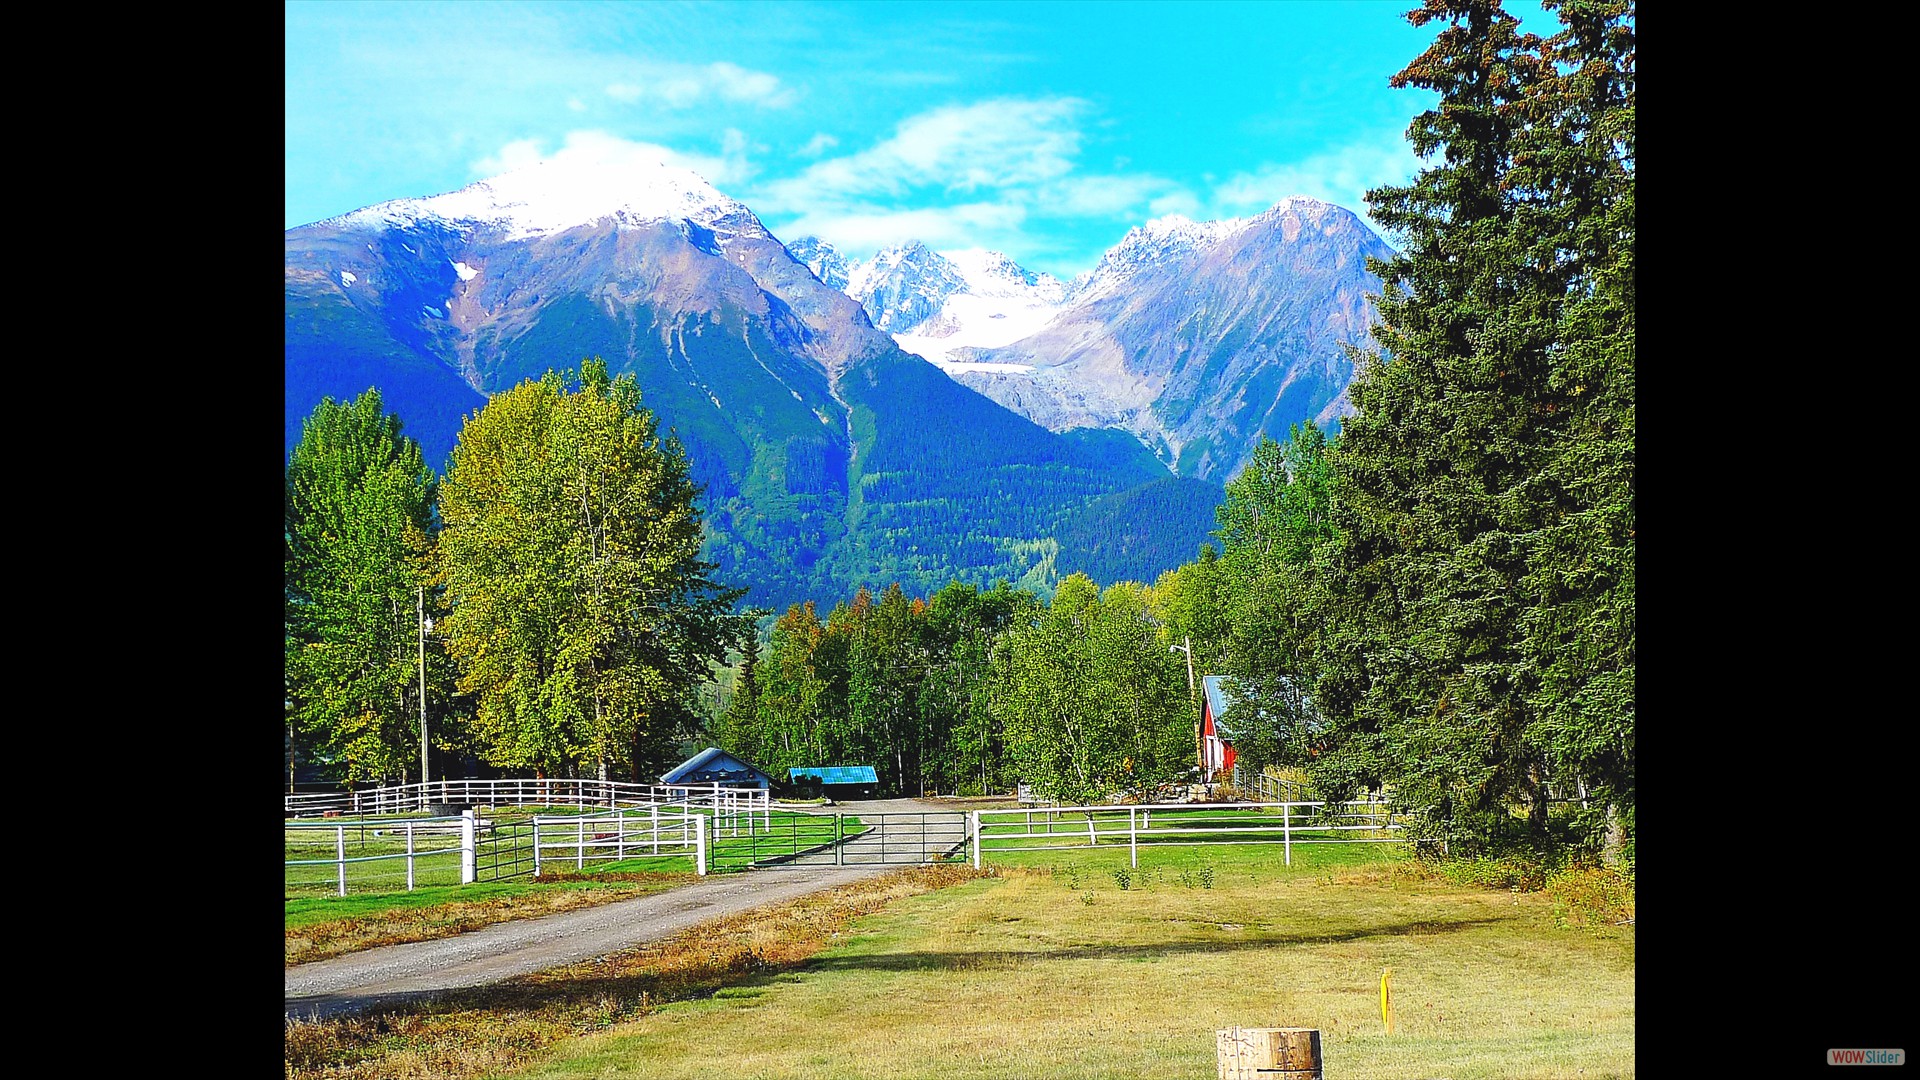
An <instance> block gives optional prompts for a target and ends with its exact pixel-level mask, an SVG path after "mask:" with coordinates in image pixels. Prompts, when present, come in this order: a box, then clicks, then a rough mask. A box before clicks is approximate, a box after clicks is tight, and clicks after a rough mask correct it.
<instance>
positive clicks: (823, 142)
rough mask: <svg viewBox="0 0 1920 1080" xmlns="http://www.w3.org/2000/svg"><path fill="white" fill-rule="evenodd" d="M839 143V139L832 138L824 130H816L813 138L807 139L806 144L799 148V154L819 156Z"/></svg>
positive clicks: (802, 155)
mask: <svg viewBox="0 0 1920 1080" xmlns="http://www.w3.org/2000/svg"><path fill="white" fill-rule="evenodd" d="M839 145H840V140H839V139H836V138H834V137H833V136H831V135H829V134H827V133H826V132H824V131H821V132H816V133H815V134H814V136H813V138H811V139H808V140H807V145H805V146H803V147H801V148H800V156H801V157H819V156H820V155H821V154H824V153H826V152H827V151H828V150H831V149H833V148H834V147H836V146H839Z"/></svg>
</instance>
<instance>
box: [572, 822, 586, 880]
mask: <svg viewBox="0 0 1920 1080" xmlns="http://www.w3.org/2000/svg"><path fill="white" fill-rule="evenodd" d="M573 830H574V835H573V868H574V869H575V870H585V869H586V868H587V819H586V818H584V817H577V818H574V819H573Z"/></svg>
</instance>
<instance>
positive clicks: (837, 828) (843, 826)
mask: <svg viewBox="0 0 1920 1080" xmlns="http://www.w3.org/2000/svg"><path fill="white" fill-rule="evenodd" d="M794 820H796V821H798V820H799V819H798V818H796V819H794ZM846 835H847V818H846V815H844V814H835V815H833V865H835V866H845V865H847V845H846V844H845V843H843V842H842V840H843V839H844V838H845V837H846ZM793 849H794V850H795V851H796V852H797V851H799V850H800V845H799V844H798V843H795V844H794V845H793ZM885 852H886V849H885V847H884V845H883V846H882V848H881V857H882V858H885Z"/></svg>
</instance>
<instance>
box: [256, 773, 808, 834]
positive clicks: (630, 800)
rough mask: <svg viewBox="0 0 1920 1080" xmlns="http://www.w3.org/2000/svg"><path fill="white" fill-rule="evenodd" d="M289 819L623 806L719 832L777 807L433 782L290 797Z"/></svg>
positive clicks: (608, 789)
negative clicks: (702, 811)
mask: <svg viewBox="0 0 1920 1080" xmlns="http://www.w3.org/2000/svg"><path fill="white" fill-rule="evenodd" d="M285 798H286V816H287V817H320V816H322V815H325V814H399V813H405V812H407V811H414V810H425V809H426V808H427V807H428V806H429V805H431V804H433V803H452V804H457V805H462V806H604V807H606V808H607V809H608V810H615V809H618V808H619V807H621V806H649V805H668V804H684V805H693V806H701V807H705V808H707V809H708V810H711V811H713V813H714V815H715V823H714V824H715V828H722V827H725V828H738V827H740V826H741V823H742V822H743V821H744V822H745V824H746V827H747V828H749V829H750V830H751V829H752V828H753V827H754V825H753V822H752V818H753V816H754V815H758V816H759V818H760V821H759V827H760V828H765V827H766V826H767V824H768V821H769V819H770V816H771V810H772V802H771V800H770V798H769V796H768V792H767V789H766V788H761V787H743V786H728V785H724V784H672V785H669V784H631V783H625V782H622V781H618V780H550V779H549V780H431V781H428V782H427V783H424V784H395V785H392V786H389V787H379V788H368V789H366V790H364V791H347V792H338V793H330V794H312V795H287V796H285Z"/></svg>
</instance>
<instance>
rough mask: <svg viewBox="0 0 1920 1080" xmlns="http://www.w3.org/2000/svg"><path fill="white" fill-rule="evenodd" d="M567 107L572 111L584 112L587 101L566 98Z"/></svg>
mask: <svg viewBox="0 0 1920 1080" xmlns="http://www.w3.org/2000/svg"><path fill="white" fill-rule="evenodd" d="M567 108H569V109H571V110H572V111H574V112H586V111H587V103H586V102H584V101H581V100H580V99H579V98H568V99H567Z"/></svg>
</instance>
